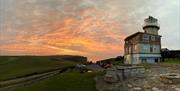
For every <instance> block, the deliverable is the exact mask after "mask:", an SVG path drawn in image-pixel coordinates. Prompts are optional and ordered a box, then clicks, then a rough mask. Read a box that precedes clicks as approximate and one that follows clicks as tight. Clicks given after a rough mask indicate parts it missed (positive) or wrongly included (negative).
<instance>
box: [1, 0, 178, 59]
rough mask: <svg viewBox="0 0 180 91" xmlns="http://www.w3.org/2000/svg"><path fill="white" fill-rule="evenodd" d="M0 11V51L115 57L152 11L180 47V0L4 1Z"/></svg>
mask: <svg viewBox="0 0 180 91" xmlns="http://www.w3.org/2000/svg"><path fill="white" fill-rule="evenodd" d="M0 12H1V13H0V55H83V56H87V57H88V58H89V60H91V61H95V60H100V59H105V58H110V57H116V56H119V55H123V52H124V38H125V37H127V36H129V35H131V34H133V33H135V32H138V31H140V32H143V29H142V25H143V23H144V19H145V18H147V17H148V16H153V17H155V18H157V19H158V22H159V24H160V30H159V34H160V35H162V48H168V49H174V50H177V49H179V50H180V0H0Z"/></svg>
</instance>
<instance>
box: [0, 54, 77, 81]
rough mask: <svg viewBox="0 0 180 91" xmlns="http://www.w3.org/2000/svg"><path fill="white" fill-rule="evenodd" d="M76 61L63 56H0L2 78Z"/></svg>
mask: <svg viewBox="0 0 180 91" xmlns="http://www.w3.org/2000/svg"><path fill="white" fill-rule="evenodd" d="M55 58H56V59H55ZM76 63H77V62H76V61H72V60H71V61H69V60H64V59H63V58H61V57H41V56H20V57H13V56H11V57H7V56H0V69H1V70H0V80H7V79H13V78H16V77H20V76H24V75H28V74H33V73H40V72H43V71H48V70H51V69H56V68H63V67H67V66H72V65H75V64H76Z"/></svg>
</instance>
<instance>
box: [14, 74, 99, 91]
mask: <svg viewBox="0 0 180 91" xmlns="http://www.w3.org/2000/svg"><path fill="white" fill-rule="evenodd" d="M95 75H96V73H84V74H81V73H79V72H75V71H73V72H66V73H62V74H59V75H57V76H55V77H51V78H49V79H46V80H43V81H40V82H38V83H35V84H33V85H30V86H28V87H24V88H20V89H16V90H13V91H97V90H96V88H95V81H94V79H93V78H94V76H95Z"/></svg>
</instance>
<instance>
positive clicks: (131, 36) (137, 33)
mask: <svg viewBox="0 0 180 91" xmlns="http://www.w3.org/2000/svg"><path fill="white" fill-rule="evenodd" d="M141 33H143V32H136V33H134V34H132V35H130V36H128V37H126V38H125V41H126V40H129V39H131V38H133V37H134V36H137V35H139V34H141Z"/></svg>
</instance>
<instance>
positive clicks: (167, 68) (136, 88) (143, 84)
mask: <svg viewBox="0 0 180 91" xmlns="http://www.w3.org/2000/svg"><path fill="white" fill-rule="evenodd" d="M146 68H147V69H146V71H145V77H144V78H130V79H127V80H125V81H123V82H118V83H113V84H108V83H106V82H104V81H103V77H98V78H97V88H102V89H100V90H101V91H180V84H165V83H162V82H161V81H160V74H166V73H180V65H165V64H156V65H146ZM103 88H109V89H108V90H107V89H106V90H105V89H103ZM111 88H112V89H111Z"/></svg>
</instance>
